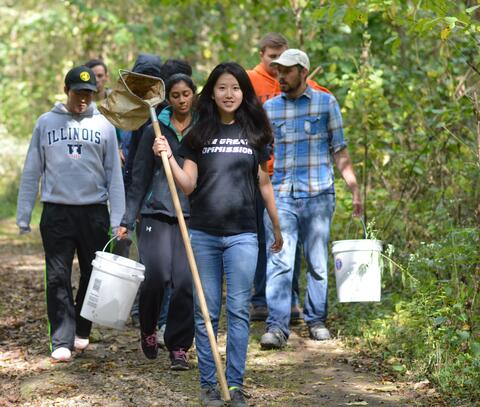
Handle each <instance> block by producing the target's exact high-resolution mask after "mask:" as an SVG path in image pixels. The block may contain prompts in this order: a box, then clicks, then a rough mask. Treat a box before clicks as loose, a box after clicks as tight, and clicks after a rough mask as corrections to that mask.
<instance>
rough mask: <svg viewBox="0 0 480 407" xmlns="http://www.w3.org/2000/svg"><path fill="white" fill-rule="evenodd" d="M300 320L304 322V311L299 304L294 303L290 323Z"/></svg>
mask: <svg viewBox="0 0 480 407" xmlns="http://www.w3.org/2000/svg"><path fill="white" fill-rule="evenodd" d="M300 322H303V312H302V310H301V309H300V308H299V307H298V305H294V306H293V307H292V309H291V311H290V323H291V324H298V323H300Z"/></svg>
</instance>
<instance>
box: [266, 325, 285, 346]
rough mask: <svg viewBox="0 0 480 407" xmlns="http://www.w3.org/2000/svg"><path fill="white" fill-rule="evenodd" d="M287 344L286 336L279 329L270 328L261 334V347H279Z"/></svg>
mask: <svg viewBox="0 0 480 407" xmlns="http://www.w3.org/2000/svg"><path fill="white" fill-rule="evenodd" d="M286 344H287V338H286V337H285V335H284V334H283V332H282V331H280V329H271V330H270V331H268V332H266V333H264V334H263V335H262V339H260V346H261V347H262V349H281V348H283V347H284V346H285V345H286Z"/></svg>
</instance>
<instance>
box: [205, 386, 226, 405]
mask: <svg viewBox="0 0 480 407" xmlns="http://www.w3.org/2000/svg"><path fill="white" fill-rule="evenodd" d="M200 404H201V405H202V406H204V407H223V405H224V403H223V400H222V398H221V397H220V392H219V391H218V390H217V389H216V388H215V387H207V388H205V389H202V392H201V393H200Z"/></svg>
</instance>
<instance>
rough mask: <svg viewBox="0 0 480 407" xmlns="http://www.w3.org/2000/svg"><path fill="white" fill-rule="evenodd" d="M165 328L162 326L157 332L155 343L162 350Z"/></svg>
mask: <svg viewBox="0 0 480 407" xmlns="http://www.w3.org/2000/svg"><path fill="white" fill-rule="evenodd" d="M166 327H167V326H166V325H165V324H163V325H162V326H161V327H160V328H159V329H158V331H157V343H158V346H161V347H162V348H164V347H165V328H166Z"/></svg>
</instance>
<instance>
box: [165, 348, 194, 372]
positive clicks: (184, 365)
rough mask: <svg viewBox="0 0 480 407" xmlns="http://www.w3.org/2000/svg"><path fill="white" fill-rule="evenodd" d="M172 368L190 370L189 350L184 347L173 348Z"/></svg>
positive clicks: (171, 353)
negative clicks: (186, 350)
mask: <svg viewBox="0 0 480 407" xmlns="http://www.w3.org/2000/svg"><path fill="white" fill-rule="evenodd" d="M170 361H171V362H172V364H171V365H170V370H188V369H190V366H189V365H188V360H187V352H185V351H184V350H183V349H179V350H172V351H171V352H170Z"/></svg>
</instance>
